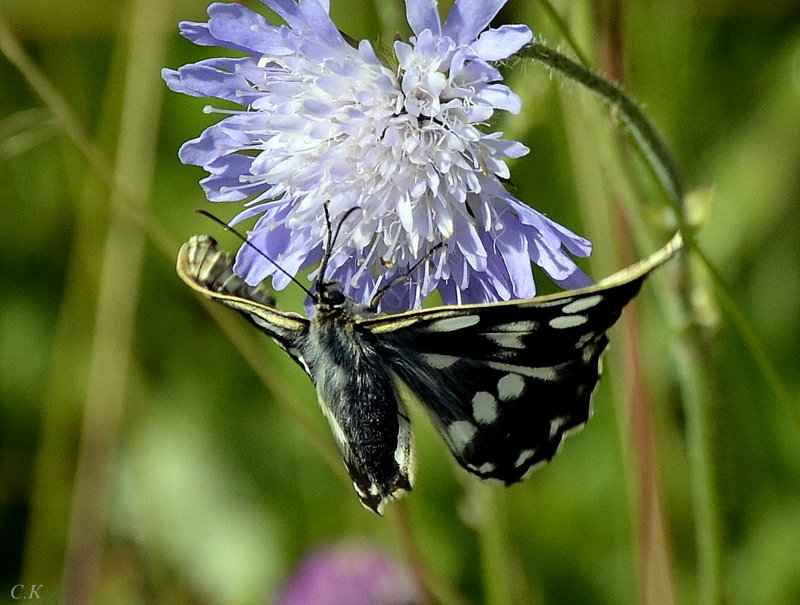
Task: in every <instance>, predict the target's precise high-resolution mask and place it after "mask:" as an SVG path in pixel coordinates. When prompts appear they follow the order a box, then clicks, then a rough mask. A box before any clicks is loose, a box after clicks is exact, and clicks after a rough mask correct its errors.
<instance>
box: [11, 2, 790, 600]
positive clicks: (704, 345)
mask: <svg viewBox="0 0 800 605" xmlns="http://www.w3.org/2000/svg"><path fill="white" fill-rule="evenodd" d="M332 3H333V7H332V13H333V15H334V17H335V19H336V21H337V23H338V24H339V26H340V28H341V29H343V30H345V31H347V32H348V33H349V34H350V35H351V36H353V37H356V38H370V39H374V38H375V37H377V36H381V37H382V38H383V39H385V40H389V39H391V36H392V35H393V33H394V32H395V31H400V32H402V33H403V34H404V35H406V34H407V29H406V26H405V24H404V20H403V18H402V5H401V3H400V1H399V0H389V1H379V0H372V2H369V1H368V2H363V0H332ZM443 4H445V5H449V3H443ZM206 6H207V3H206V2H205V1H201V0H162V1H160V2H155V1H151V0H138V1H137V0H132V1H130V2H121V3H118V4H109V3H108V2H100V1H99V0H73V1H71V2H67V1H65V0H48V1H47V2H43V1H41V0H27V1H26V2H24V3H22V2H16V1H12V0H2V1H0V17H2V21H3V23H2V24H0V25H1V26H2V27H0V37H2V50H3V56H2V58H0V259H2V271H3V285H2V286H1V287H0V371H1V373H0V378H1V381H0V544H2V546H1V547H0V548H2V550H3V556H2V563H0V565H2V569H0V602H3V603H5V602H12V601H13V599H12V598H11V590H12V588H13V587H14V586H15V585H17V584H23V583H24V584H25V585H26V586H29V585H31V584H35V585H43V588H41V589H40V590H39V595H40V597H41V599H42V600H43V601H45V602H56V601H58V600H59V599H60V598H61V597H62V596H64V597H65V598H64V601H65V602H75V603H79V602H89V603H145V602H160V603H203V604H205V603H208V604H238V603H242V604H244V603H269V602H271V601H272V599H274V597H275V595H276V593H277V591H278V590H279V587H280V586H281V585H282V583H283V582H285V580H286V578H287V577H289V576H290V575H291V573H292V570H293V568H294V567H295V566H296V565H297V563H298V561H300V560H301V559H302V557H303V556H304V555H305V554H307V553H308V552H310V551H312V550H313V549H314V548H316V547H318V546H320V545H325V544H331V543H338V542H342V541H344V542H347V541H352V540H357V541H361V542H367V543H371V544H375V545H378V546H379V547H380V548H382V549H384V550H385V551H386V552H388V553H390V554H391V555H392V556H394V557H395V558H396V560H397V561H398V562H399V563H401V564H404V565H409V566H410V567H411V568H413V569H415V570H416V572H417V575H418V576H419V577H421V578H423V579H425V583H426V586H427V592H428V593H429V595H432V596H431V601H432V602H440V601H441V602H445V603H475V604H477V603H495V604H499V603H507V602H513V603H602V604H616V603H633V602H642V603H723V602H725V603H731V604H742V605H744V604H753V605H756V604H763V605H775V604H778V605H780V604H783V603H786V604H790V603H800V546H799V545H800V424H799V423H798V413H797V407H798V402H799V400H800V397H799V396H798V392H800V379H798V360H799V359H800V237H798V236H800V205H799V204H798V201H799V200H800V170H799V169H798V168H800V7H798V5H797V4H796V3H794V2H790V1H789V0H786V1H781V0H773V1H771V2H755V1H753V0H738V1H737V0H714V1H711V2H709V1H707V0H676V1H673V2H644V1H629V2H614V1H610V0H609V1H601V2H579V1H563V2H555V4H554V7H555V9H556V11H557V14H558V15H560V17H561V19H563V21H564V23H565V25H566V29H564V28H562V27H559V26H558V24H557V21H556V20H555V19H554V18H553V15H552V14H551V12H550V11H549V10H547V7H546V6H544V5H543V4H541V3H539V2H522V1H520V0H510V2H509V5H508V6H507V7H506V8H505V9H504V10H503V12H502V13H501V15H500V17H499V19H498V21H497V22H498V23H500V22H523V23H526V24H528V25H530V26H531V27H532V28H533V29H534V31H536V32H537V33H539V34H541V35H542V36H544V38H545V39H546V40H548V41H549V42H550V43H551V44H552V45H554V46H556V45H557V46H559V47H560V48H562V49H563V50H564V51H565V52H567V53H568V54H570V53H572V48H571V47H570V45H569V44H568V43H567V42H566V39H565V31H568V32H569V35H570V36H572V37H573V38H574V40H575V41H576V42H577V45H578V46H579V47H580V48H581V49H582V51H583V52H584V53H585V54H586V55H588V57H589V59H590V62H591V64H592V65H595V66H598V67H599V69H601V70H602V71H604V72H606V73H609V72H610V73H613V74H615V76H616V77H617V78H618V79H622V80H624V82H625V87H626V89H627V90H628V91H629V92H630V93H631V94H632V95H633V96H634V97H635V98H636V99H637V100H639V101H640V102H641V103H642V104H643V105H644V106H645V108H646V111H647V112H648V115H649V116H650V117H651V118H652V119H653V121H654V122H655V123H656V124H657V126H658V127H659V129H660V130H661V132H662V133H663V135H664V137H665V139H666V140H667V141H668V143H669V145H670V147H671V148H672V149H673V151H674V153H675V156H676V157H677V159H678V161H679V163H680V165H681V166H682V167H683V169H684V170H685V174H686V177H687V182H688V183H689V184H690V186H692V187H710V188H713V192H714V193H713V200H712V202H711V206H710V210H708V214H707V216H706V222H705V225H704V227H703V229H702V231H701V232H700V235H699V245H700V248H701V250H702V251H703V252H704V253H705V254H706V255H707V256H708V258H709V259H710V262H711V265H712V267H713V268H714V269H715V270H716V272H717V273H718V274H719V276H720V277H721V278H722V280H723V281H724V283H725V284H726V289H725V290H721V289H720V288H719V287H718V285H716V284H715V283H713V280H712V279H711V278H710V277H709V275H710V274H709V272H708V271H707V270H705V269H704V268H703V267H702V266H701V263H699V262H698V261H697V256H696V255H691V259H690V260H691V267H692V271H691V281H690V288H691V292H692V303H693V306H692V308H691V314H690V316H689V320H690V323H691V326H692V327H691V328H687V327H686V321H687V317H686V315H685V314H682V313H681V312H680V311H676V309H675V307H676V303H675V299H676V296H675V294H674V289H675V285H676V279H677V278H676V273H677V272H676V269H675V267H674V266H671V267H667V268H665V269H664V270H662V271H660V272H659V274H658V275H657V276H655V277H654V279H652V280H651V281H650V282H649V283H648V285H647V286H645V288H644V290H643V293H642V295H641V296H640V298H639V300H638V305H636V307H635V308H633V309H631V310H630V312H628V313H626V319H625V321H624V322H623V325H622V326H620V327H618V328H617V329H615V331H614V333H613V334H612V339H613V346H612V350H611V351H610V353H609V355H608V356H607V357H606V364H605V378H604V381H603V383H602V384H601V386H600V388H599V389H598V392H597V393H596V398H595V416H594V418H593V420H592V421H591V422H590V423H589V424H588V426H587V427H586V428H585V430H584V431H583V432H582V433H581V434H579V435H578V436H576V437H572V438H570V439H568V440H567V443H566V447H564V449H563V451H562V452H561V454H560V455H559V457H557V458H556V460H555V461H554V462H553V463H552V464H550V465H549V466H547V467H545V468H544V469H541V470H539V471H538V472H537V473H535V474H534V475H533V477H532V478H531V479H530V480H529V481H527V482H526V483H524V484H521V485H517V486H514V487H513V488H511V489H508V490H503V489H501V488H497V487H494V486H484V485H482V484H480V483H479V481H478V480H476V479H475V478H473V477H470V476H467V474H466V473H465V472H463V471H462V470H460V469H459V468H457V467H456V465H455V463H454V462H453V461H452V460H451V459H450V457H449V454H448V453H447V452H446V449H445V447H444V445H443V443H442V442H441V440H440V439H439V438H438V437H437V436H436V435H435V434H434V432H433V430H432V429H431V427H430V426H429V425H428V423H427V421H426V419H425V418H424V417H420V414H416V416H417V419H416V422H415V425H416V432H417V437H418V440H417V441H418V459H419V467H418V481H417V487H416V489H415V491H414V492H413V493H412V494H411V496H410V497H409V498H407V500H405V501H404V503H402V504H392V505H390V506H389V507H388V509H387V514H386V516H385V517H384V518H379V517H377V516H375V515H372V514H370V513H368V512H366V511H364V510H363V509H362V508H361V506H360V505H359V504H358V502H357V499H356V497H355V494H354V493H353V491H352V487H351V486H350V484H349V481H348V480H347V479H346V477H345V474H344V472H343V469H342V468H341V464H340V462H339V461H338V460H337V454H336V452H335V447H334V445H333V440H332V437H331V436H330V434H329V432H328V430H327V427H326V426H325V423H324V420H323V418H322V416H321V414H320V413H319V412H318V410H317V407H316V402H315V397H314V393H313V389H312V387H311V385H310V384H309V382H308V380H307V378H306V377H305V375H304V374H303V373H302V371H301V370H300V369H299V368H297V367H295V366H294V365H293V363H292V362H291V361H290V360H289V359H288V358H286V357H285V356H284V355H283V354H282V353H280V351H278V350H277V348H276V347H274V346H272V344H271V343H269V342H267V341H266V339H263V338H260V335H259V334H257V333H255V331H251V330H250V329H249V327H248V326H246V325H245V324H244V322H243V321H241V320H240V319H239V318H238V317H235V316H234V315H233V314H232V313H229V312H227V311H226V310H214V309H211V308H210V306H209V305H204V304H201V302H200V301H199V299H197V298H195V297H194V296H193V295H192V293H191V292H190V291H189V290H188V288H186V287H185V286H184V285H183V284H182V283H181V282H180V281H179V279H178V278H177V276H176V275H175V272H174V269H173V264H174V257H175V254H176V252H177V250H178V247H179V245H180V243H181V242H182V241H184V240H185V239H186V238H187V237H188V236H190V235H192V234H195V233H203V232H210V233H212V234H213V235H214V236H215V237H217V238H218V239H220V240H221V241H222V242H223V243H224V244H225V245H226V246H227V247H228V248H229V249H233V248H234V247H235V246H236V244H235V241H234V240H232V239H231V238H229V237H228V236H227V235H226V234H220V233H219V229H218V228H217V227H215V226H214V225H213V224H210V223H209V222H208V221H207V220H205V219H204V218H203V217H200V216H198V215H197V214H195V213H194V212H193V210H194V209H196V208H201V207H202V208H206V209H210V210H212V211H215V212H216V213H217V214H219V215H221V216H222V217H224V218H229V217H231V216H233V214H234V213H235V212H236V206H235V205H214V206H212V205H211V204H209V203H208V202H206V201H205V200H204V198H203V195H202V192H201V190H200V188H199V186H198V185H197V180H198V179H199V178H201V177H202V176H203V172H202V171H201V170H200V169H198V168H195V167H186V166H183V165H181V164H180V163H179V162H178V160H177V157H176V153H177V149H178V147H179V146H180V144H181V143H182V142H183V141H185V140H187V139H189V138H193V137H195V136H197V135H198V134H199V133H200V132H201V130H202V129H203V128H204V127H205V126H207V125H208V124H210V123H212V122H213V121H215V120H216V119H217V118H216V117H215V116H208V115H204V114H203V113H202V111H201V110H202V107H203V106H204V105H205V104H206V103H207V102H208V101H205V100H199V99H189V98H184V97H182V96H180V95H177V94H173V93H170V92H168V91H167V89H166V87H165V86H164V85H163V83H162V82H161V80H160V77H159V70H160V68H161V67H164V66H169V67H178V66H180V65H182V64H184V63H187V62H190V61H196V60H199V59H202V58H206V57H211V56H214V55H215V54H216V53H218V52H219V51H217V50H215V49H203V48H197V47H194V46H193V45H192V44H190V43H189V42H187V41H185V40H183V39H182V38H180V37H179V36H178V30H177V23H178V21H180V20H204V19H205V9H206ZM17 43H18V44H19V45H20V47H17V46H16V44H17ZM21 53H22V54H21ZM26 61H32V62H33V63H32V66H33V67H32V66H26V64H25V62H26ZM507 73H508V77H509V79H510V83H511V84H512V86H513V87H514V88H515V90H517V92H519V93H520V94H521V95H522V96H523V98H524V102H525V105H524V110H523V114H522V115H520V116H512V117H503V118H501V119H500V120H499V127H501V128H502V129H503V130H504V131H505V132H506V134H507V136H509V137H510V138H516V139H518V140H521V141H523V142H524V143H525V144H527V145H528V146H529V147H530V148H531V154H530V155H529V156H528V157H526V158H523V159H522V160H519V161H517V162H516V164H514V166H512V173H513V175H514V177H513V178H514V181H515V186H516V194H517V195H518V196H519V197H521V198H522V199H524V200H526V201H528V202H530V203H532V204H533V205H535V206H536V207H537V208H538V209H540V210H542V211H545V212H547V213H548V214H549V215H551V216H552V217H554V218H555V219H556V220H558V221H559V222H561V223H563V224H566V225H568V226H569V227H571V228H573V229H575V230H577V231H579V232H581V233H584V234H586V235H587V236H588V237H589V238H590V239H592V240H593V241H594V242H595V245H596V252H595V255H594V257H593V259H592V260H591V261H590V262H589V263H588V264H587V265H586V266H587V268H588V270H589V271H590V272H591V273H592V274H593V275H594V276H596V277H600V276H603V275H606V274H608V273H609V272H611V271H613V270H615V269H617V268H619V267H621V266H623V265H624V264H625V263H627V262H629V261H631V260H632V259H633V258H634V257H641V256H644V255H646V254H648V253H649V252H651V251H652V250H654V249H655V247H656V246H657V245H658V244H659V242H661V241H663V240H664V239H665V234H666V231H667V230H668V225H665V223H668V221H667V220H666V219H665V218H664V216H665V215H666V214H667V213H665V212H664V208H665V204H664V202H663V200H662V196H661V194H660V193H659V191H658V189H657V188H656V187H655V185H654V184H653V182H652V179H650V178H649V176H648V174H647V172H646V171H645V170H643V167H642V162H641V161H640V160H639V159H638V158H637V157H636V155H635V153H634V152H633V150H632V148H631V146H630V144H626V143H625V142H624V140H623V138H622V137H621V136H620V132H619V126H618V124H617V122H616V121H615V120H614V117H613V116H612V115H610V113H609V111H608V110H607V108H605V107H603V106H601V105H600V104H599V103H598V102H597V101H596V100H595V99H594V98H592V97H591V96H590V95H589V94H587V93H586V92H585V91H582V90H580V89H579V88H577V87H576V86H574V85H564V84H563V83H562V81H561V80H560V79H559V78H558V77H551V74H549V73H548V72H547V70H546V69H544V68H542V67H541V66H540V65H537V64H532V63H525V64H518V65H514V66H510V67H509V69H508V70H507ZM62 102H63V104H62ZM621 210H622V211H621ZM701 210H703V209H702V208H701ZM623 215H624V217H625V218H624V219H623V218H620V217H621V216H623ZM631 241H635V242H636V243H637V244H638V245H637V246H636V247H635V248H633V250H634V251H631V245H630V242H631ZM540 284H543V286H542V287H543V289H547V286H546V285H544V283H543V280H540ZM279 304H280V306H281V307H283V308H294V309H299V308H300V306H301V304H302V300H301V297H300V295H299V294H298V293H297V292H294V291H291V290H289V291H286V292H282V293H281V294H280V296H279ZM742 326H744V327H742ZM687 342H688V344H687ZM687 368H688V369H687ZM764 368H766V370H764ZM687 396H688V398H690V399H691V398H693V399H694V401H695V405H694V406H689V405H686V399H687ZM698 403H699V405H697V404H698ZM17 594H19V592H17Z"/></svg>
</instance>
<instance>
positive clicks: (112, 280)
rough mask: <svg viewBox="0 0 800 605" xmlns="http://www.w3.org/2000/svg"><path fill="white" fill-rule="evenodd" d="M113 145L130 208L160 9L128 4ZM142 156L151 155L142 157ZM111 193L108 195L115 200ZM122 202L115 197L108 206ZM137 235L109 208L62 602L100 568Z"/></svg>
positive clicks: (151, 108) (92, 586)
mask: <svg viewBox="0 0 800 605" xmlns="http://www.w3.org/2000/svg"><path fill="white" fill-rule="evenodd" d="M132 8H133V15H132V19H131V29H130V32H128V33H129V44H130V46H129V52H128V63H127V65H126V66H125V70H124V73H125V77H126V81H125V90H124V94H123V105H122V114H121V121H120V128H119V139H118V146H117V170H116V171H115V179H116V181H117V182H119V183H120V184H124V188H123V190H124V191H125V192H126V194H127V198H128V199H129V200H131V201H132V202H133V204H134V205H135V206H137V207H143V206H145V204H146V201H147V197H148V193H149V191H150V186H151V183H152V174H153V169H154V165H153V161H152V159H154V158H155V157H157V154H156V153H155V149H156V141H157V124H158V117H159V110H160V104H161V96H162V86H161V83H160V82H159V81H158V80H157V79H156V78H154V76H153V74H156V73H158V72H157V70H158V67H159V66H160V65H161V64H163V62H164V58H165V49H166V44H165V41H166V31H167V29H166V23H167V22H168V11H153V10H152V7H151V6H150V3H149V2H147V1H146V0H140V1H138V2H134V3H133V5H132ZM145 158H151V160H150V161H147V160H146V159H145ZM118 196H119V194H118V193H117V192H116V191H115V192H113V193H112V198H118ZM121 203H122V202H121V200H119V199H116V200H115V203H114V204H113V207H114V208H116V207H117V206H118V205H120V204H121ZM144 245H145V237H144V234H142V232H141V231H140V229H139V228H138V227H137V226H136V225H134V224H132V223H131V221H130V220H129V219H128V217H127V216H125V215H123V214H121V213H119V212H116V211H112V213H111V215H110V222H109V228H108V232H107V234H106V241H105V247H104V250H103V253H102V254H103V263H102V268H101V275H100V282H99V293H98V302H97V310H96V317H95V329H94V337H93V343H92V351H91V356H90V367H89V375H88V383H87V388H86V399H85V404H84V406H85V407H84V417H83V427H82V431H81V443H80V450H79V455H78V464H77V469H76V475H75V484H74V492H73V500H72V502H73V504H72V514H71V523H70V533H69V538H68V546H67V555H66V561H65V573H64V583H63V589H62V600H63V602H64V603H86V602H91V601H92V600H93V599H94V595H95V590H96V587H97V584H98V581H99V577H100V573H101V565H102V559H103V546H104V545H103V543H104V540H105V530H106V521H107V508H108V506H109V502H110V491H111V490H110V488H111V483H112V481H111V478H112V461H113V458H114V454H115V451H116V441H117V436H118V433H119V426H120V423H121V419H122V416H123V414H124V407H125V403H126V391H127V376H128V374H129V370H130V363H131V349H132V342H133V335H134V324H135V314H136V308H137V301H138V298H139V283H140V277H141V268H142V264H143V257H144Z"/></svg>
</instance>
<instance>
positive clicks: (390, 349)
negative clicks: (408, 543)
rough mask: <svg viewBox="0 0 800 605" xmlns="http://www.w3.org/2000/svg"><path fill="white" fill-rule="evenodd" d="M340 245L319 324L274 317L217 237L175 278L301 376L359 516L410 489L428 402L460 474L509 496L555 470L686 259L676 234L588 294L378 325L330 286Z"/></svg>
mask: <svg viewBox="0 0 800 605" xmlns="http://www.w3.org/2000/svg"><path fill="white" fill-rule="evenodd" d="M331 239H334V240H335V236H334V237H331V235H330V229H329V238H328V242H327V252H326V255H325V258H323V261H322V263H321V264H320V269H319V272H318V277H317V280H316V283H315V284H314V287H313V288H312V290H311V291H310V296H311V297H312V301H313V304H314V307H315V310H316V312H315V314H314V316H313V317H312V318H311V319H307V318H305V317H303V316H301V315H299V314H296V313H291V312H285V311H279V310H278V309H276V308H275V307H274V306H272V305H271V304H270V303H269V301H268V300H266V299H265V298H264V296H263V294H262V291H261V290H260V289H257V288H255V287H251V286H249V285H247V284H246V283H244V281H243V280H242V279H241V278H240V277H238V276H237V275H235V274H234V272H233V258H232V256H231V255H229V254H227V253H226V252H224V251H222V250H220V248H219V247H218V245H217V243H216V241H215V240H214V239H212V238H211V237H209V236H207V235H196V236H194V237H192V238H190V239H189V240H188V241H187V242H186V243H185V244H184V245H183V247H182V248H181V250H180V252H179V254H178V261H177V271H178V274H179V275H180V277H181V278H182V279H183V280H184V281H185V282H186V283H187V284H188V285H189V286H191V287H192V288H193V289H194V290H196V291H198V292H199V293H200V294H202V295H204V296H207V297H208V298H210V299H212V300H214V301H216V302H218V303H221V304H223V305H225V306H227V307H230V308H232V309H235V310H236V311H238V312H239V313H241V314H242V315H244V316H245V317H246V318H247V319H248V320H249V321H250V322H252V323H253V324H254V325H255V326H256V327H257V328H259V329H260V330H261V331H262V332H264V333H265V334H266V335H267V336H270V337H271V338H272V339H273V340H274V341H275V342H276V343H277V344H278V346H279V347H281V348H282V349H283V350H284V351H286V353H288V354H289V355H290V356H291V357H292V359H294V360H295V361H296V362H297V363H298V364H299V365H300V367H302V368H303V370H305V372H306V373H307V374H308V375H309V377H310V378H311V381H312V382H313V383H314V385H315V387H316V391H317V395H318V398H319V405H320V407H321V408H322V412H323V414H324V415H325V416H326V418H327V420H328V423H329V424H330V428H331V430H332V432H333V435H334V437H335V440H336V443H337V444H338V446H339V450H340V451H341V454H342V458H343V460H344V464H345V467H346V468H347V471H348V473H349V474H350V477H351V479H352V481H353V486H354V487H355V491H356V493H357V494H358V497H359V499H360V501H361V503H362V504H363V505H364V506H365V507H366V508H368V509H370V510H372V511H374V512H376V513H378V514H381V512H382V510H383V508H384V506H385V504H386V503H387V501H389V500H391V499H393V498H397V497H399V496H401V495H402V494H403V493H405V492H407V491H410V490H411V488H412V485H413V483H414V476H413V471H414V455H413V444H412V434H411V427H410V422H409V417H408V414H407V411H406V403H407V402H408V401H409V400H413V399H416V400H418V401H419V402H420V403H421V405H422V406H423V407H424V409H425V410H426V411H427V413H428V415H429V416H430V418H431V419H432V421H433V424H434V425H435V426H436V428H437V429H438V431H439V433H440V434H441V436H442V437H443V438H444V441H445V443H446V444H447V446H448V447H449V449H450V451H451V452H452V454H453V456H454V457H455V459H456V460H457V461H458V463H459V464H460V465H461V466H462V467H464V468H465V469H466V470H467V471H469V472H470V473H473V474H475V475H477V476H478V477H480V478H482V479H496V480H499V481H501V482H503V483H505V484H506V485H510V484H512V483H515V482H517V481H520V480H522V479H525V478H526V477H527V476H528V475H529V474H530V472H531V471H532V470H533V469H534V468H535V467H536V466H538V465H539V464H542V463H544V462H547V461H548V460H550V459H551V458H552V457H553V456H554V455H555V453H556V452H557V450H558V448H559V446H560V444H561V441H562V438H563V437H564V436H565V435H567V434H568V433H570V432H572V431H574V430H576V429H579V428H581V427H582V426H583V425H584V424H585V423H586V421H587V420H588V418H589V416H590V413H591V395H592V391H593V390H594V388H595V386H596V384H597V382H598V380H599V378H600V372H601V367H600V360H601V359H600V358H601V355H602V353H603V351H604V350H605V348H606V346H607V344H608V338H607V336H606V331H607V330H608V329H609V328H610V327H611V326H612V325H613V324H614V323H615V322H616V321H617V319H618V318H619V317H620V314H621V313H622V310H623V308H624V307H625V305H626V304H627V303H628V302H629V301H630V300H631V299H632V298H633V297H634V296H635V295H636V294H637V292H638V291H639V288H640V287H641V285H642V282H643V281H644V279H645V278H646V277H647V275H648V274H649V273H650V272H651V271H652V270H653V269H654V268H656V267H657V266H659V265H660V264H662V263H664V262H665V261H667V260H668V259H669V258H670V257H671V256H673V254H675V252H676V251H677V250H679V249H680V248H681V246H682V240H681V237H680V234H677V235H676V236H675V237H673V239H672V240H671V241H670V242H669V243H668V244H667V245H666V246H664V247H663V248H661V249H660V250H658V251H657V252H655V253H654V254H653V255H652V256H650V257H649V258H647V259H645V260H644V261H641V262H639V263H637V264H635V265H632V266H631V267H628V268H626V269H624V270H622V271H619V272H618V273H615V274H613V275H611V276H610V277H608V278H606V279H604V280H602V281H600V282H599V283H597V284H596V285H594V286H591V287H588V288H583V289H580V290H573V291H567V292H563V293H559V294H554V295H548V296H540V297H537V298H533V299H529V300H513V301H508V302H498V303H491V304H470V305H463V306H442V307H437V308H429V309H423V310H417V311H408V312H406V313H400V314H393V315H379V314H377V313H375V312H374V310H372V309H371V308H369V307H367V306H365V305H361V304H358V303H357V302H356V301H355V300H353V299H352V298H350V297H349V296H347V295H346V294H345V293H344V291H343V288H342V285H341V284H340V283H339V282H336V281H330V280H325V268H326V262H327V258H328V257H329V254H330V247H331ZM370 306H373V307H374V305H370Z"/></svg>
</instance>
